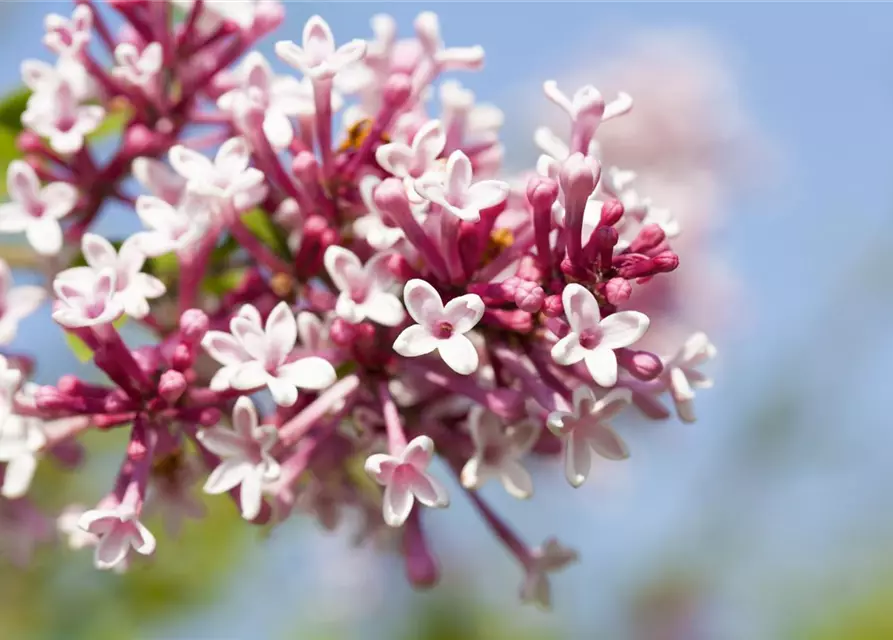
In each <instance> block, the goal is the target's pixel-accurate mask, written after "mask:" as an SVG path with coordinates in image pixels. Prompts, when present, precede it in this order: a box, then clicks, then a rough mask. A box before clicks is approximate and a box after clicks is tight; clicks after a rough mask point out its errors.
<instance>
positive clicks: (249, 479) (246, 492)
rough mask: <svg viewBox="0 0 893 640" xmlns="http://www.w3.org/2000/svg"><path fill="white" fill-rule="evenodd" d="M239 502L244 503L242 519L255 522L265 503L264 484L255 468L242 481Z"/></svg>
mask: <svg viewBox="0 0 893 640" xmlns="http://www.w3.org/2000/svg"><path fill="white" fill-rule="evenodd" d="M239 501H240V502H241V503H242V517H243V518H245V520H254V519H255V518H256V517H257V514H259V513H260V507H261V504H262V503H263V483H262V482H261V477H260V474H259V473H258V471H257V468H253V469H252V470H251V471H250V472H249V473H248V474H246V475H245V479H244V480H242V487H241V489H240V490H239Z"/></svg>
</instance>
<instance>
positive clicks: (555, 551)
mask: <svg viewBox="0 0 893 640" xmlns="http://www.w3.org/2000/svg"><path fill="white" fill-rule="evenodd" d="M578 557H579V556H578V555H577V552H576V551H574V550H573V549H568V548H567V547H565V546H563V545H562V544H561V543H560V542H558V541H557V540H556V539H555V538H549V539H548V540H546V542H545V544H543V546H541V547H538V548H536V549H534V550H533V552H532V554H531V561H530V566H529V567H528V568H527V575H526V576H525V578H524V583H523V585H522V586H521V601H522V602H530V603H534V604H536V605H538V606H540V607H542V608H543V609H550V608H551V607H552V588H551V585H550V584H549V575H548V574H550V573H555V572H556V571H561V570H562V569H564V568H566V567H567V566H568V565H570V564H573V563H574V562H577V560H578Z"/></svg>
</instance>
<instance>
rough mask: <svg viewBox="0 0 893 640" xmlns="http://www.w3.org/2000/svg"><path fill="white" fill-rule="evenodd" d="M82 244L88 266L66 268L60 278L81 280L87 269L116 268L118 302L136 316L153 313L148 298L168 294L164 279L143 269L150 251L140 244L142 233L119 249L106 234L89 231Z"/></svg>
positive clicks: (126, 241)
mask: <svg viewBox="0 0 893 640" xmlns="http://www.w3.org/2000/svg"><path fill="white" fill-rule="evenodd" d="M81 247H82V248H83V252H84V258H85V259H86V261H87V266H86V267H74V268H72V269H68V270H66V271H63V272H62V273H60V274H59V278H68V279H76V280H81V279H83V278H84V277H86V272H90V271H92V272H94V273H99V272H101V271H105V270H111V271H113V272H114V274H115V291H116V292H117V295H116V299H117V302H118V303H119V304H120V305H122V306H123V307H124V312H125V313H126V314H127V315H129V316H130V317H132V318H145V317H146V316H147V315H148V314H149V302H148V301H149V300H152V299H155V298H160V297H161V296H163V295H164V292H165V290H166V289H165V286H164V283H163V282H161V280H159V279H158V278H156V277H155V276H152V275H149V274H148V273H142V271H141V270H142V268H143V265H144V264H145V262H146V254H145V253H144V252H143V251H142V249H141V247H140V239H139V237H137V236H133V237H131V238H128V239H127V240H125V241H124V244H122V245H121V248H120V249H119V250H117V251H116V250H115V247H114V246H112V243H111V242H109V241H108V240H106V239H105V238H103V237H102V236H99V235H96V234H93V233H85V234H84V237H83V239H82V241H81ZM57 279H58V278H57Z"/></svg>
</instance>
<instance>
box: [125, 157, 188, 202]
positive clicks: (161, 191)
mask: <svg viewBox="0 0 893 640" xmlns="http://www.w3.org/2000/svg"><path fill="white" fill-rule="evenodd" d="M131 170H132V171H133V177H134V178H136V180H137V182H139V183H140V184H141V185H142V186H143V187H144V188H145V189H147V190H148V191H149V192H150V193H151V194H152V195H154V196H156V197H158V198H160V199H162V200H164V201H165V202H167V203H168V204H171V205H175V206H176V205H177V204H178V203H179V202H180V200H181V198H182V197H183V195H184V193H185V192H186V179H185V178H183V176H181V175H180V174H179V173H177V172H176V171H174V170H173V169H171V168H170V167H169V166H167V165H166V164H164V163H163V162H161V161H159V160H156V159H155V158H137V159H136V160H134V161H133V164H132V165H131Z"/></svg>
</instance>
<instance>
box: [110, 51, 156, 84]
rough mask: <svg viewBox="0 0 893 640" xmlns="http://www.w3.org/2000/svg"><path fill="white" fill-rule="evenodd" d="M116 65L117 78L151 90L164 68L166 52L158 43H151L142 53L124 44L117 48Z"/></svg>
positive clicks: (115, 73) (114, 72)
mask: <svg viewBox="0 0 893 640" xmlns="http://www.w3.org/2000/svg"><path fill="white" fill-rule="evenodd" d="M115 63H116V66H115V68H114V69H112V73H113V74H114V75H115V76H117V77H118V78H121V79H122V80H125V81H126V82H129V83H130V84H133V85H136V86H138V87H142V88H143V89H150V88H151V87H152V85H153V84H154V83H155V82H156V81H157V80H158V77H159V74H160V73H161V69H162V67H163V66H164V52H163V51H162V49H161V44H159V43H158V42H150V43H149V44H147V45H146V46H145V47H144V48H143V50H142V51H140V50H139V49H137V48H136V47H135V46H134V45H133V44H131V43H129V42H122V43H121V44H119V45H118V46H117V47H115Z"/></svg>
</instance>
